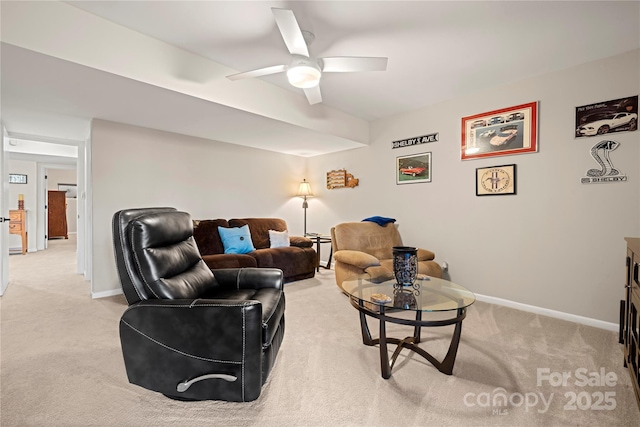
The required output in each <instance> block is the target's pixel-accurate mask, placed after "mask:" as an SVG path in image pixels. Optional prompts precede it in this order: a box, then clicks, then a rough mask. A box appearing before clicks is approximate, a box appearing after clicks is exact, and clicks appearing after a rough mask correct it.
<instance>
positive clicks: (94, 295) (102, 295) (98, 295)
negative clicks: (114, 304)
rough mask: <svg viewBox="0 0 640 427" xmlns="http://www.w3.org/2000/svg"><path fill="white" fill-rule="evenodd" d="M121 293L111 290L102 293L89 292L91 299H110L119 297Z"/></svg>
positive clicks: (120, 290) (119, 290) (120, 291)
mask: <svg viewBox="0 0 640 427" xmlns="http://www.w3.org/2000/svg"><path fill="white" fill-rule="evenodd" d="M121 293H122V289H112V290H110V291H102V292H91V298H93V299H97V298H106V297H112V296H115V295H120V294H121Z"/></svg>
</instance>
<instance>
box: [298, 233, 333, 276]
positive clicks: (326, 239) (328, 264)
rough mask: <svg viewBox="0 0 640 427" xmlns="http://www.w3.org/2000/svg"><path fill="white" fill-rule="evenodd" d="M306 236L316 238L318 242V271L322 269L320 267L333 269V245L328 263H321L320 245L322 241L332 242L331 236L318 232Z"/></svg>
mask: <svg viewBox="0 0 640 427" xmlns="http://www.w3.org/2000/svg"><path fill="white" fill-rule="evenodd" d="M305 237H307V238H309V239H311V240H315V242H316V253H317V254H318V266H317V267H316V271H320V267H322V268H324V269H327V270H331V257H332V256H333V245H331V249H330V251H329V260H328V261H327V265H320V247H321V246H320V245H321V244H322V243H329V244H331V236H324V235H322V234H316V233H307V234H306V235H305Z"/></svg>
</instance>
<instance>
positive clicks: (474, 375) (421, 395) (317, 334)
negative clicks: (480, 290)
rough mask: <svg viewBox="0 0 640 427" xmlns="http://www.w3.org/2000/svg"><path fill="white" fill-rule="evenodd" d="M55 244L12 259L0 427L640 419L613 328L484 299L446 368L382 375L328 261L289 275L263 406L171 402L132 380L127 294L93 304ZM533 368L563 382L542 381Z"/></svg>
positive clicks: (414, 364)
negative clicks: (124, 327)
mask: <svg viewBox="0 0 640 427" xmlns="http://www.w3.org/2000/svg"><path fill="white" fill-rule="evenodd" d="M50 243H51V246H50V249H48V250H47V251H41V252H37V253H31V254H28V255H25V256H22V255H12V256H10V272H9V277H10V285H9V288H8V290H7V292H6V294H5V295H4V296H3V297H2V298H1V300H0V315H1V320H2V325H1V341H0V343H1V349H0V355H1V389H2V394H1V399H2V402H1V403H2V405H1V412H0V424H1V425H2V426H3V427H8V426H168V425H183V426H205V425H206V426H212V425H225V426H274V427H275V426H327V425H334V426H489V425H492V426H493V425H498V426H638V425H640V411H639V410H638V407H637V405H636V402H635V398H634V396H633V391H632V389H631V385H630V381H629V378H628V374H627V372H626V370H625V369H624V368H623V366H622V346H621V345H619V344H618V342H617V334H615V333H612V332H608V331H604V330H599V329H595V328H591V327H586V326H581V325H577V324H573V323H569V322H565V321H559V320H555V319H551V318H547V317H543V316H536V315H533V314H529V313H525V312H519V311H517V310H513V309H509V308H504V307H500V306H494V305H490V304H486V303H481V302H476V303H475V304H474V305H473V306H472V307H471V308H470V309H469V314H468V316H467V319H466V320H465V321H464V324H463V331H462V341H461V344H460V348H459V351H458V359H457V361H456V365H455V368H454V372H453V375H452V376H446V375H443V374H441V373H439V372H438V371H437V370H436V369H434V368H433V367H432V366H431V365H430V364H429V363H428V362H426V361H425V360H423V359H422V358H420V357H418V356H416V355H414V354H411V353H408V352H406V351H405V352H403V355H402V356H401V358H400V360H399V362H398V364H397V366H395V367H394V370H393V375H392V377H391V378H390V379H389V380H384V379H382V378H381V376H380V366H379V358H378V356H379V353H378V348H377V347H367V346H364V345H363V344H362V341H361V337H360V329H359V322H358V315H357V312H356V310H355V309H353V308H352V307H351V306H350V304H349V303H348V300H347V298H346V297H345V296H344V295H342V294H341V293H340V292H339V291H338V288H337V287H336V285H335V282H334V278H333V272H332V271H327V270H322V271H321V272H320V273H319V274H318V275H317V276H316V278H314V279H308V280H303V281H300V282H295V283H290V284H287V286H286V296H287V311H286V316H287V330H286V333H285V339H284V342H283V344H282V347H281V350H280V353H279V355H278V360H277V362H276V366H275V367H274V369H273V371H272V373H271V376H270V378H269V381H268V382H267V384H266V385H265V387H264V388H263V392H262V395H261V397H260V398H259V399H258V400H257V401H254V402H249V403H227V402H213V401H209V402H178V401H173V400H169V399H167V398H165V397H163V396H162V395H159V394H157V393H153V392H150V391H147V390H144V389H142V388H140V387H137V386H133V385H130V384H129V383H128V382H127V378H126V375H125V370H124V365H123V361H122V356H121V353H120V343H119V339H118V320H119V317H120V315H121V313H122V312H123V311H124V309H125V307H126V304H125V301H124V298H123V297H121V296H116V297H112V298H103V299H98V300H92V299H91V298H90V297H89V284H88V282H85V281H84V280H83V279H82V278H81V277H80V276H78V275H76V274H75V273H74V271H75V242H74V241H73V239H71V240H70V241H64V240H55V241H51V242H50ZM470 287H472V286H471V285H470ZM612 298H617V296H612ZM371 327H372V333H374V334H375V333H376V331H377V329H376V325H375V324H374V323H373V322H372V324H371ZM451 331H452V327H444V328H432V329H427V330H426V331H425V333H424V334H423V336H424V338H425V343H424V344H422V345H423V347H425V348H426V349H428V350H429V351H432V353H434V354H435V355H436V356H438V357H439V358H441V357H442V356H443V355H444V353H445V352H446V347H447V345H448V340H449V337H450V334H451ZM409 333H410V332H409V330H407V329H406V328H402V327H400V326H393V327H392V328H390V333H389V334H390V335H391V336H394V335H395V336H398V335H402V336H403V337H404V336H405V335H407V334H409ZM539 369H542V370H544V369H547V370H548V373H549V376H550V377H551V378H552V379H555V378H556V377H557V376H560V375H561V373H562V372H567V373H569V374H570V377H569V378H568V379H567V381H566V383H565V384H562V383H561V382H560V383H558V384H556V386H552V385H550V384H549V381H543V382H542V384H541V385H538V384H537V376H538V370H539ZM581 369H584V371H585V372H587V373H590V372H598V373H600V371H601V370H603V371H604V372H605V373H606V374H607V375H608V376H609V383H608V384H604V385H602V384H601V383H598V384H597V385H596V384H595V383H594V385H592V386H589V385H582V384H581V383H582V381H581V377H580V373H581V372H582V371H580V370H581ZM576 371H578V372H577V374H578V377H576ZM161 374H162V373H161V372H159V373H158V375H161ZM613 376H615V377H616V379H615V381H614V380H612V378H613ZM594 381H595V380H594ZM613 383H615V384H613ZM501 393H502V394H503V395H504V396H506V406H501V405H500V403H502V402H501V400H500V394H501ZM597 408H601V409H597Z"/></svg>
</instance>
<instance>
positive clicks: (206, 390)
mask: <svg viewBox="0 0 640 427" xmlns="http://www.w3.org/2000/svg"><path fill="white" fill-rule="evenodd" d="M192 235H193V223H192V221H191V216H190V215H189V214H188V213H186V212H179V211H177V210H176V209H174V208H143V209H127V210H122V211H119V212H116V213H115V214H114V216H113V242H114V249H115V257H116V264H117V269H118V274H119V276H120V281H121V283H122V289H123V291H124V295H125V297H126V299H127V302H128V303H129V308H127V310H126V311H125V312H124V314H123V315H122V318H121V319H120V341H121V344H122V354H123V356H124V362H125V366H126V370H127V376H128V377H129V382H130V383H132V384H137V385H139V386H142V387H144V388H147V389H149V390H154V391H157V392H160V393H163V394H164V395H166V396H168V397H171V398H173V399H180V400H207V399H215V400H227V401H250V400H254V399H257V398H258V396H260V391H261V389H262V385H263V384H264V383H265V381H266V380H267V377H268V375H269V372H270V370H271V368H272V367H273V364H274V362H275V359H276V354H277V353H278V349H279V348H280V344H281V343H282V339H283V336H284V310H285V298H284V291H283V283H284V281H283V274H282V271H281V270H279V269H268V268H261V269H258V268H241V269H220V270H210V269H209V268H208V267H207V266H206V264H205V263H204V261H202V258H201V257H200V252H199V251H198V248H197V246H196V244H195V241H194V239H193V236H192Z"/></svg>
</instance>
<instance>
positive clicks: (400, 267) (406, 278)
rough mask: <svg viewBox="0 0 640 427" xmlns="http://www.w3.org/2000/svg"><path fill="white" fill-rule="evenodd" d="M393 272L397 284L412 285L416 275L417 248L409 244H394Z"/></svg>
mask: <svg viewBox="0 0 640 427" xmlns="http://www.w3.org/2000/svg"><path fill="white" fill-rule="evenodd" d="M393 274H394V275H395V276H396V281H397V282H398V285H402V286H412V285H413V283H414V282H415V281H416V276H417V275H418V249H416V248H414V247H411V246H394V247H393Z"/></svg>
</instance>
